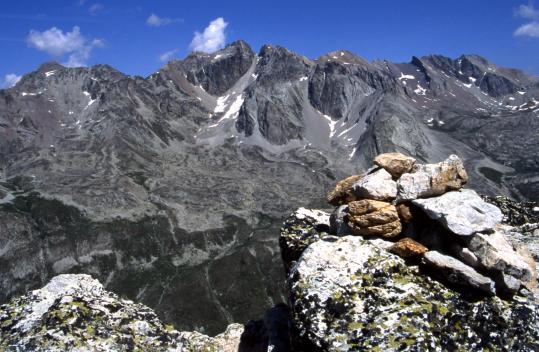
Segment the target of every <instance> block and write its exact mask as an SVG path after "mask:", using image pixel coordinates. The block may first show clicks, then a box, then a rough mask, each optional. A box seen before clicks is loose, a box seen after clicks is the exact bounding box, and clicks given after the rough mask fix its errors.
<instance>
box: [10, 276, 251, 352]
mask: <svg viewBox="0 0 539 352" xmlns="http://www.w3.org/2000/svg"><path fill="white" fill-rule="evenodd" d="M242 331H243V326H242V325H239V324H233V325H230V326H229V327H228V329H227V330H226V332H225V333H223V334H221V335H219V336H217V337H215V338H212V337H208V336H205V335H202V334H199V333H196V332H195V333H193V332H178V331H176V330H174V328H173V327H172V326H170V325H165V324H163V323H162V322H161V321H160V320H159V319H158V318H157V316H156V315H155V313H154V311H153V310H151V309H150V308H148V307H146V306H144V305H142V304H136V303H133V302H132V301H128V300H124V299H121V298H119V297H118V296H116V295H115V294H113V293H110V292H107V291H105V289H104V288H103V286H102V285H101V284H100V283H99V281H97V280H94V279H93V278H92V277H91V276H89V275H82V274H79V275H76V274H64V275H59V276H56V277H54V278H53V279H52V280H51V281H50V282H49V283H48V284H47V285H46V286H44V287H43V288H41V289H39V290H34V291H32V292H30V293H28V294H26V295H25V296H22V297H19V298H16V299H13V300H12V301H11V302H9V303H7V304H4V305H2V306H1V307H0V332H1V333H0V350H2V351H49V352H60V351H177V352H183V351H186V352H187V351H227V352H228V351H230V352H232V351H237V350H238V346H239V345H240V337H241V334H242Z"/></svg>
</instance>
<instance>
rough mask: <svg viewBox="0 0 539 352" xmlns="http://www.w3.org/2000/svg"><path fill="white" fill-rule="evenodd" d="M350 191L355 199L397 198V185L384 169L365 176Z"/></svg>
mask: <svg viewBox="0 0 539 352" xmlns="http://www.w3.org/2000/svg"><path fill="white" fill-rule="evenodd" d="M352 189H353V193H354V195H355V196H356V198H357V199H374V200H392V199H395V197H396V196H397V183H396V182H395V181H393V179H392V177H391V175H390V174H389V173H388V172H387V171H386V170H384V169H379V170H377V171H374V172H372V173H370V174H367V175H365V176H364V177H363V178H362V179H361V180H359V181H357V182H356V183H354V185H353V186H352Z"/></svg>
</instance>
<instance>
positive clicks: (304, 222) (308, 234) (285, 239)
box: [279, 208, 330, 269]
mask: <svg viewBox="0 0 539 352" xmlns="http://www.w3.org/2000/svg"><path fill="white" fill-rule="evenodd" d="M329 217H330V214H328V213H325V212H322V211H320V210H311V209H305V208H299V209H298V210H296V211H295V212H294V213H293V214H292V215H291V216H289V217H288V219H286V221H285V223H284V224H283V227H282V229H281V235H280V237H279V246H280V247H281V256H282V258H283V262H284V264H285V267H286V268H287V269H289V267H290V266H291V265H292V263H293V262H295V261H296V260H298V259H299V257H300V255H301V253H302V252H303V251H304V250H305V248H307V247H308V246H309V245H310V244H311V243H313V242H315V241H317V240H319V239H320V238H322V237H324V236H329V233H328V232H329Z"/></svg>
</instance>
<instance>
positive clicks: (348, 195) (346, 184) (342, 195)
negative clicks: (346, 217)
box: [327, 175, 363, 206]
mask: <svg viewBox="0 0 539 352" xmlns="http://www.w3.org/2000/svg"><path fill="white" fill-rule="evenodd" d="M362 178H363V176H362V175H352V176H349V177H347V178H345V179H344V180H341V181H339V182H337V184H336V185H335V188H334V189H332V190H331V191H330V192H329V193H328V195H327V201H328V203H329V204H331V205H335V206H337V205H341V204H347V203H349V202H351V201H353V200H355V199H356V197H355V196H354V194H353V192H352V186H353V185H354V183H356V182H358V181H359V180H361V179H362Z"/></svg>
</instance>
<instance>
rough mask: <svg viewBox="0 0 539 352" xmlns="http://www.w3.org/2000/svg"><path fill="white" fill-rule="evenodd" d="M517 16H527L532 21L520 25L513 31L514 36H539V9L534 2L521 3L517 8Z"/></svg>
mask: <svg viewBox="0 0 539 352" xmlns="http://www.w3.org/2000/svg"><path fill="white" fill-rule="evenodd" d="M515 16H518V17H522V18H526V19H528V20H531V22H528V23H525V24H523V25H521V26H520V27H518V28H517V30H516V31H515V32H514V33H513V35H514V36H516V37H532V38H539V10H538V9H536V8H535V7H534V6H533V3H531V2H530V3H529V4H528V5H520V6H519V7H518V8H516V9H515Z"/></svg>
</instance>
